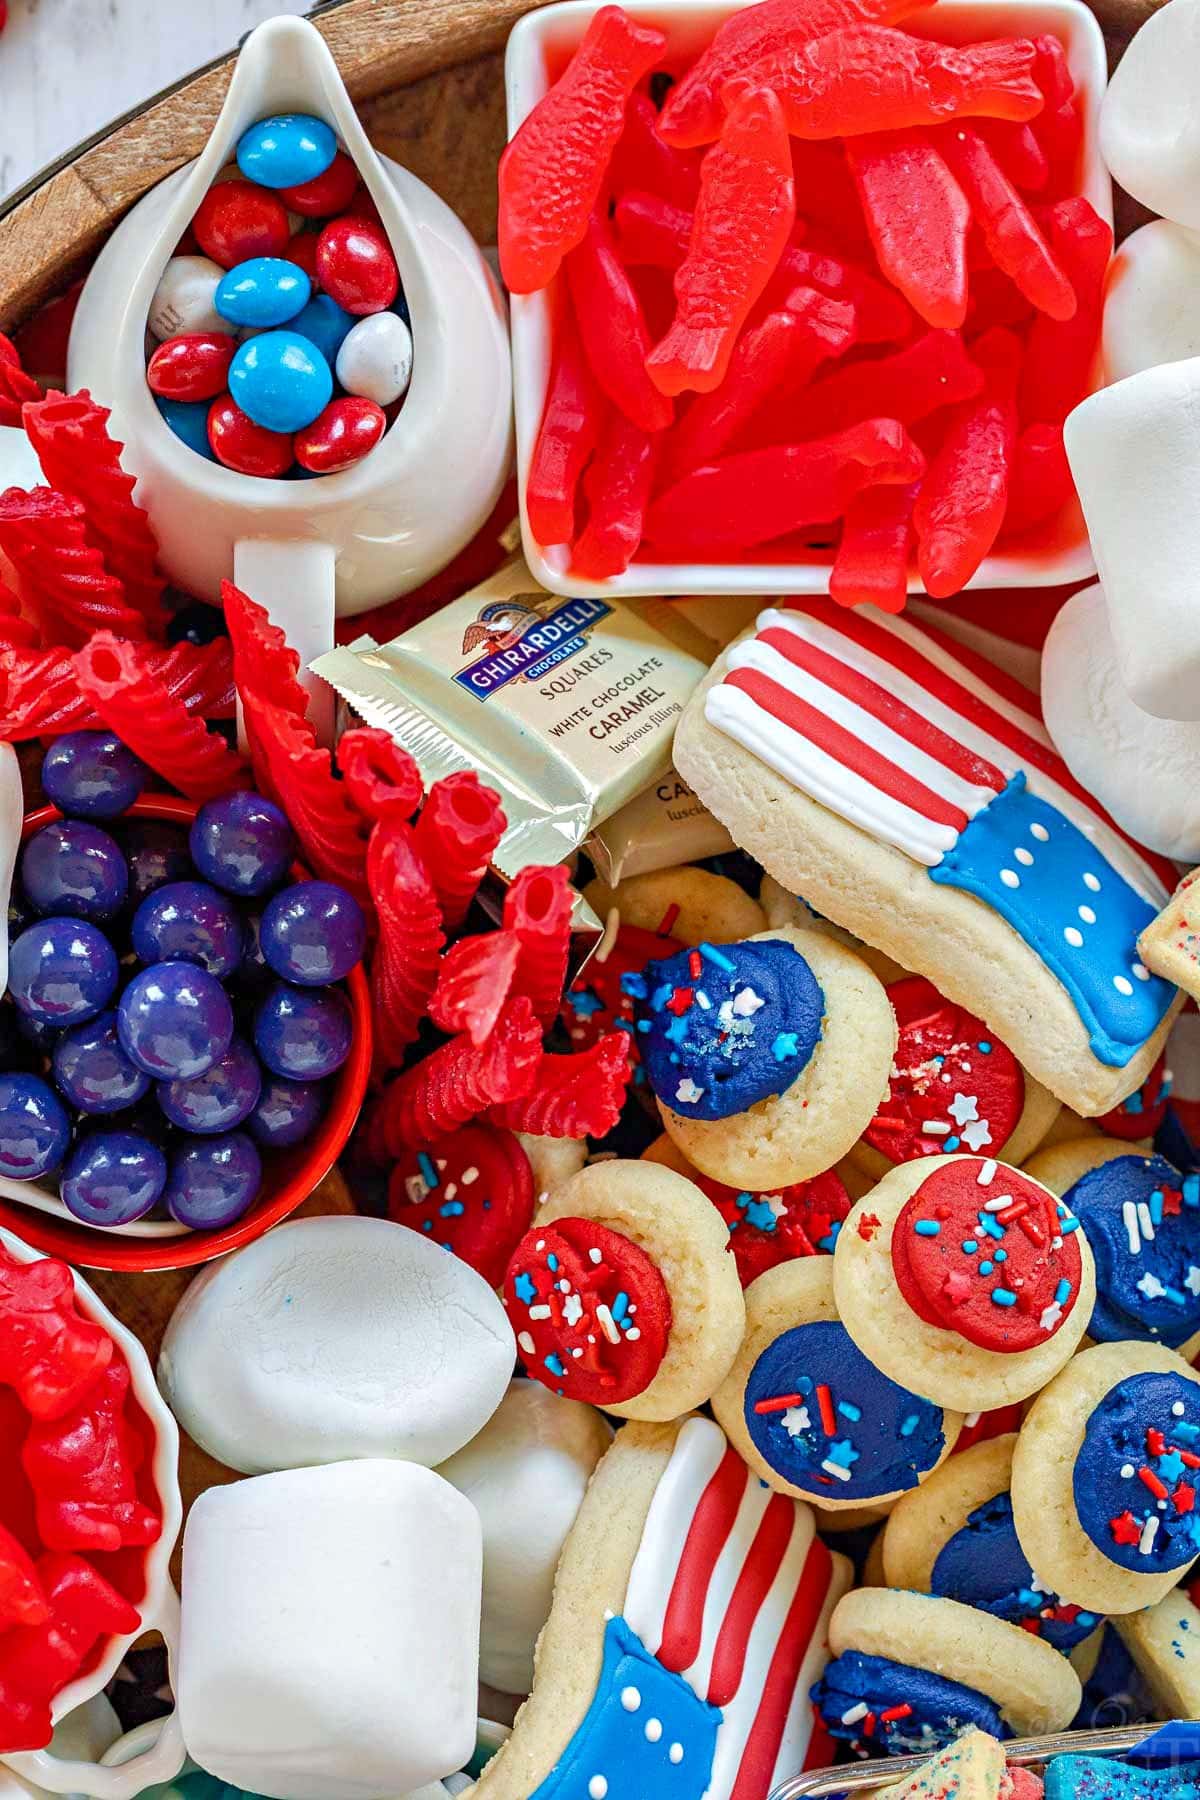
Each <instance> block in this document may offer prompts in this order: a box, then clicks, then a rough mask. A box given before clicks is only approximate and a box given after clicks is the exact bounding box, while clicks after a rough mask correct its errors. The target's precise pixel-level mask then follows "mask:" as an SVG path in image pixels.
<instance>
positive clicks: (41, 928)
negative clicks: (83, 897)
mask: <svg viewBox="0 0 1200 1800" xmlns="http://www.w3.org/2000/svg"><path fill="white" fill-rule="evenodd" d="M119 974H120V969H119V965H118V963H117V953H116V951H115V950H114V949H113V947H112V945H111V944H110V943H109V941H108V939H107V938H106V937H105V935H104V933H103V932H102V931H101V930H100V928H99V927H98V926H96V925H92V924H90V923H89V921H88V920H87V919H69V918H61V917H60V918H53V919H39V920H38V922H37V923H36V924H35V925H30V926H28V927H27V929H26V930H24V931H23V932H22V933H21V935H20V936H19V937H18V938H17V940H16V942H15V943H14V944H13V945H12V946H11V948H10V950H9V955H8V991H9V993H10V994H11V995H12V997H13V1000H14V1002H15V1003H16V1007H17V1011H18V1012H20V1013H22V1014H24V1016H25V1017H26V1018H27V1019H29V1020H31V1021H32V1022H33V1023H34V1024H35V1025H40V1026H52V1027H53V1028H54V1029H55V1030H60V1029H61V1028H62V1027H63V1026H66V1025H80V1024H82V1022H83V1021H84V1019H91V1018H93V1017H94V1016H95V1015H96V1013H98V1012H100V1011H101V1010H102V1009H103V1008H104V1007H106V1006H107V1005H108V1003H109V1001H110V1000H111V999H112V997H113V994H114V993H115V992H116V988H117V980H118V977H119Z"/></svg>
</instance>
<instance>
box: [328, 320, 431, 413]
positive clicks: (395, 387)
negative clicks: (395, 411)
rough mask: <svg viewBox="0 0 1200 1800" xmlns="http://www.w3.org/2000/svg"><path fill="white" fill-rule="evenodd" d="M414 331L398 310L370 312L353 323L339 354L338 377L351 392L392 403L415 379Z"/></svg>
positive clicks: (381, 404) (376, 401)
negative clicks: (413, 373) (412, 331)
mask: <svg viewBox="0 0 1200 1800" xmlns="http://www.w3.org/2000/svg"><path fill="white" fill-rule="evenodd" d="M412 366H413V342H412V333H411V332H410V331H409V329H408V326H407V325H406V324H405V323H404V320H403V319H402V318H401V317H400V315H399V313H394V312H380V313H370V314H369V315H368V316H367V318H365V319H360V320H359V321H358V324H357V325H352V326H351V327H350V329H349V331H348V332H347V333H346V335H345V337H344V338H343V339H342V346H341V349H340V350H339V351H338V353H337V378H338V380H339V381H340V382H341V384H342V386H343V387H344V388H345V390H346V392H347V393H348V394H359V395H361V396H362V398H363V399H364V400H374V402H375V404H376V405H377V406H390V405H391V403H392V401H393V400H398V399H399V398H400V396H401V394H403V393H406V392H407V390H408V384H409V382H410V380H411V379H412Z"/></svg>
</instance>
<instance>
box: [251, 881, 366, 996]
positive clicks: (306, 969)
mask: <svg viewBox="0 0 1200 1800" xmlns="http://www.w3.org/2000/svg"><path fill="white" fill-rule="evenodd" d="M366 941H367V921H366V918H365V917H364V915H363V910H362V907H361V906H360V905H359V904H358V901H357V900H356V899H355V898H354V896H353V894H348V893H347V892H346V890H345V888H340V887H336V886H335V885H334V883H333V882H331V881H298V882H295V883H294V884H293V885H292V886H291V887H287V888H284V889H283V891H282V892H281V893H278V894H275V895H274V896H273V898H272V899H270V900H268V902H267V904H266V907H265V909H264V911H263V915H262V919H261V921H260V924H259V942H260V945H261V948H262V954H263V956H264V957H265V959H266V961H267V963H268V965H269V966H270V967H271V968H272V969H273V970H274V972H275V974H276V975H278V976H279V977H280V979H281V980H283V981H292V982H295V983H296V984H297V985H298V986H300V987H326V986H328V984H329V983H330V982H331V981H341V980H342V979H343V978H344V977H345V976H347V975H348V974H349V973H350V971H351V969H352V968H354V966H355V964H356V963H358V962H360V961H361V959H362V953H363V947H364V946H365V944H366Z"/></svg>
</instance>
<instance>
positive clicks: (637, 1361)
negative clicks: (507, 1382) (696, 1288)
mask: <svg viewBox="0 0 1200 1800" xmlns="http://www.w3.org/2000/svg"><path fill="white" fill-rule="evenodd" d="M504 1304H505V1306H506V1308H507V1309H508V1316H509V1319H510V1321H511V1323H512V1327H513V1330H514V1331H515V1332H516V1334H517V1348H518V1350H519V1352H520V1355H521V1360H522V1362H523V1363H524V1364H525V1369H526V1372H527V1374H529V1375H531V1376H532V1377H533V1378H534V1380H535V1381H540V1382H542V1384H543V1385H544V1386H545V1387H548V1388H550V1389H552V1390H553V1392H554V1393H556V1394H564V1395H566V1397H567V1398H568V1399H570V1400H586V1401H588V1402H590V1403H591V1404H592V1405H593V1406H605V1405H609V1404H611V1403H613V1402H620V1401H623V1400H630V1399H632V1398H633V1396H634V1395H635V1394H640V1393H642V1392H643V1390H644V1389H645V1388H647V1387H649V1385H650V1383H651V1381H652V1380H653V1379H654V1375H655V1373H656V1371H657V1369H658V1366H659V1364H660V1363H661V1362H662V1359H663V1356H664V1355H665V1354H666V1348H667V1337H668V1334H669V1332H670V1329H671V1301H670V1296H669V1295H668V1293H667V1287H666V1283H665V1282H664V1280H663V1278H662V1275H661V1273H660V1272H659V1269H658V1267H657V1265H656V1264H655V1263H654V1262H653V1261H652V1259H651V1258H650V1257H649V1256H648V1255H647V1254H646V1252H645V1251H644V1250H643V1249H642V1248H641V1246H640V1245H638V1244H635V1243H634V1242H633V1241H632V1240H631V1239H630V1238H627V1237H623V1236H622V1235H621V1233H620V1232H616V1231H610V1230H609V1229H608V1227H607V1226H606V1225H599V1224H597V1223H596V1222H595V1220H593V1219H573V1218H566V1219H556V1220H555V1221H554V1223H553V1224H552V1225H542V1226H534V1228H533V1230H532V1231H529V1232H527V1233H526V1235H525V1237H524V1238H523V1239H522V1240H521V1242H520V1243H519V1244H518V1245H517V1248H516V1250H515V1251H514V1252H513V1255H512V1260H511V1261H510V1262H509V1265H508V1273H507V1274H506V1276H505V1278H504Z"/></svg>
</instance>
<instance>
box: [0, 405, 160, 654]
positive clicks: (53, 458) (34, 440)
mask: <svg viewBox="0 0 1200 1800" xmlns="http://www.w3.org/2000/svg"><path fill="white" fill-rule="evenodd" d="M109 417H110V414H109V411H108V408H107V407H106V406H98V405H97V404H96V402H95V401H94V400H93V399H92V397H91V395H90V394H88V393H86V392H85V393H81V394H56V393H50V394H47V395H46V398H45V399H44V400H38V401H36V402H35V403H34V404H33V405H31V406H28V407H26V408H25V412H24V421H25V429H26V431H27V432H28V434H29V441H30V443H31V444H32V445H33V447H34V449H35V450H36V451H37V454H38V461H39V462H40V463H41V465H42V469H43V471H44V473H45V476H46V480H47V481H48V482H49V483H50V486H51V487H53V488H57V489H58V491H59V493H61V494H67V495H69V496H70V497H71V498H73V499H75V500H78V501H79V502H80V504H81V505H82V507H83V514H84V518H85V520H86V523H87V535H88V541H89V542H90V543H92V544H94V545H95V546H96V547H97V549H98V550H99V551H100V552H101V554H102V555H103V557H104V562H105V566H106V567H107V568H108V569H109V570H111V572H112V574H113V575H114V576H115V577H116V578H117V580H118V581H119V582H120V583H121V585H122V587H123V588H124V590H125V598H126V600H127V601H128V602H129V604H130V605H131V606H132V607H134V608H135V609H136V611H137V612H139V613H140V614H141V616H142V618H143V620H144V621H145V624H146V627H147V629H148V630H149V632H150V635H151V636H152V637H159V638H160V637H162V635H163V633H164V631H165V628H166V614H165V613H164V611H163V605H162V594H163V588H164V586H165V582H164V579H163V576H162V575H161V574H160V573H159V569H158V544H157V542H156V541H155V537H154V533H153V531H152V530H151V528H150V521H149V519H148V518H147V517H146V514H145V513H144V512H143V510H142V508H141V507H140V506H139V505H138V504H137V502H136V501H135V499H134V497H133V490H134V485H135V483H134V477H133V476H132V475H127V474H126V473H125V470H124V469H123V468H122V467H121V451H122V450H123V449H124V445H123V444H120V443H118V442H117V440H116V439H115V438H114V437H112V436H111V434H110V432H109V429H108V421H109ZM130 635H132V634H130ZM138 635H141V634H140V633H139V634H138Z"/></svg>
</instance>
